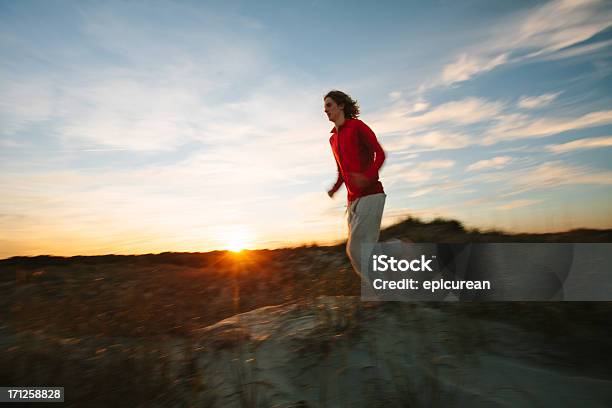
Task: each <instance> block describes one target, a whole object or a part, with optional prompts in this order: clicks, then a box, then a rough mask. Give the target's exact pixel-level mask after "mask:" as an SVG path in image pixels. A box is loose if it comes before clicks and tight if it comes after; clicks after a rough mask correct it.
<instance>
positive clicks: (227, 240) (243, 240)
mask: <svg viewBox="0 0 612 408" xmlns="http://www.w3.org/2000/svg"><path fill="white" fill-rule="evenodd" d="M219 238H220V241H221V242H222V243H223V246H224V247H225V248H226V249H227V250H229V251H232V252H235V253H239V252H241V251H242V250H243V249H247V248H248V247H250V246H252V245H253V238H252V234H251V233H250V231H249V230H248V229H247V228H246V227H245V226H243V225H239V226H230V227H227V228H224V229H223V230H222V231H220V232H219Z"/></svg>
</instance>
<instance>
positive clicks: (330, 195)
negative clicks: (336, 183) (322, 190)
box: [327, 188, 336, 198]
mask: <svg viewBox="0 0 612 408" xmlns="http://www.w3.org/2000/svg"><path fill="white" fill-rule="evenodd" d="M334 194H336V190H334V189H333V188H332V189H331V190H329V191H328V192H327V195H328V196H329V198H333V197H334Z"/></svg>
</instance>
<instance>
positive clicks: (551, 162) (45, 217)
mask: <svg viewBox="0 0 612 408" xmlns="http://www.w3.org/2000/svg"><path fill="white" fill-rule="evenodd" d="M611 72H612V3H611V2H605V1H595V0H585V1H579V0H576V1H515V0H512V1H495V2H490V1H486V0H485V1H475V0H474V1H472V0H470V1H429V2H420V1H397V2H356V1H346V2H339V1H319V0H314V1H299V2H298V1H278V2H272V1H261V2H251V1H244V2H241V1H231V0H230V1H218V2H205V1H129V2H116V1H74V2H68V1H53V2H49V1H42V0H41V1H3V2H0V92H1V95H2V98H1V99H0V191H1V194H0V258H7V257H10V256H15V255H40V254H52V255H63V256H70V255H96V254H110V253H115V254H137V253H158V252H165V251H181V252H184V251H186V252H204V251H209V250H215V249H227V248H230V247H240V246H245V247H248V248H253V249H255V248H276V247H286V246H291V245H298V244H303V243H318V244H330V243H335V242H339V241H340V240H342V239H344V238H346V234H347V228H346V219H345V214H344V211H345V206H346V190H345V189H344V187H343V188H342V189H341V190H340V191H339V193H338V194H337V195H336V196H335V197H334V198H333V199H330V198H329V197H328V196H327V194H326V191H327V189H328V188H329V187H330V186H331V185H332V184H333V183H334V181H335V178H336V165H335V162H334V159H333V156H332V153H331V149H330V145H329V136H330V133H329V131H330V129H331V128H332V126H333V124H332V123H331V122H329V121H328V120H327V117H326V116H325V115H324V112H323V96H324V95H325V94H326V93H327V92H328V91H329V90H331V89H340V90H343V91H345V92H347V93H349V94H350V95H351V96H353V97H354V98H355V99H357V100H358V102H359V104H360V106H361V112H362V113H361V116H360V119H362V120H363V121H364V122H365V123H367V124H368V125H369V126H370V127H371V128H372V129H373V130H374V132H375V133H376V135H377V137H378V139H379V141H380V143H381V144H382V146H383V148H384V149H385V151H386V153H387V160H386V162H385V164H384V166H383V168H382V170H381V180H382V182H383V185H384V186H385V191H386V194H387V202H386V207H385V213H384V217H383V226H387V225H390V224H393V223H395V222H398V221H400V220H401V219H404V218H406V217H408V216H414V217H420V218H422V219H424V220H428V219H432V218H435V217H444V218H454V219H458V220H460V221H461V222H463V223H464V224H465V225H466V226H467V227H469V228H480V229H490V228H496V229H502V230H506V231H511V232H519V231H523V232H543V231H562V230H568V229H572V228H580V227H587V228H612V207H611V205H610V203H611V202H612V200H611V199H612V160H610V158H611V153H612V92H611V91H612V81H611V79H612V78H611Z"/></svg>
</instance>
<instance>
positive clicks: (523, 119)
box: [483, 110, 612, 144]
mask: <svg viewBox="0 0 612 408" xmlns="http://www.w3.org/2000/svg"><path fill="white" fill-rule="evenodd" d="M497 120H498V123H497V124H496V125H494V126H493V127H491V129H490V130H489V131H488V134H487V135H486V136H485V138H484V140H483V141H484V143H485V144H492V143H497V142H500V141H503V140H515V139H524V138H533V137H545V136H550V135H554V134H557V133H561V132H567V131H569V130H576V129H584V128H590V127H596V126H603V125H608V124H610V123H612V110H604V111H596V112H590V113H587V114H584V115H582V116H579V117H577V118H570V119H566V118H541V119H535V118H532V117H529V116H526V115H521V114H511V115H502V116H499V117H498V118H497Z"/></svg>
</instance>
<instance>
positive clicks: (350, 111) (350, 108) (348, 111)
mask: <svg viewBox="0 0 612 408" xmlns="http://www.w3.org/2000/svg"><path fill="white" fill-rule="evenodd" d="M325 98H332V99H333V100H334V102H336V103H337V104H338V105H344V109H343V110H344V117H345V118H347V119H356V118H357V117H358V116H359V104H358V103H357V101H356V100H354V99H353V98H351V97H350V96H349V95H347V94H345V93H344V92H342V91H338V90H337V89H334V90H331V91H329V92H328V93H327V95H325V97H324V98H323V99H325Z"/></svg>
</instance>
